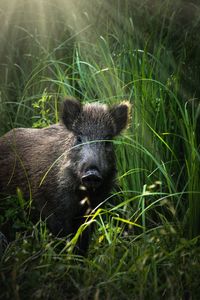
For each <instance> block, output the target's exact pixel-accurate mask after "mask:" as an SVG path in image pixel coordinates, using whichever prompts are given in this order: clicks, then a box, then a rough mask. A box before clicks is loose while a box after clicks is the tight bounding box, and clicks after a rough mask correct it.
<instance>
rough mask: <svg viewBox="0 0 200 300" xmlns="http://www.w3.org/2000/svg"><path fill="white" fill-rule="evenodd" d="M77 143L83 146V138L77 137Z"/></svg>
mask: <svg viewBox="0 0 200 300" xmlns="http://www.w3.org/2000/svg"><path fill="white" fill-rule="evenodd" d="M76 142H77V144H81V143H82V137H81V136H80V135H78V136H77V138H76Z"/></svg>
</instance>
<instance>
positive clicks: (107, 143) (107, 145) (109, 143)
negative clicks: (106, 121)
mask: <svg viewBox="0 0 200 300" xmlns="http://www.w3.org/2000/svg"><path fill="white" fill-rule="evenodd" d="M105 140H106V141H105V146H106V150H111V149H112V142H111V140H112V136H110V135H109V136H106V137H105Z"/></svg>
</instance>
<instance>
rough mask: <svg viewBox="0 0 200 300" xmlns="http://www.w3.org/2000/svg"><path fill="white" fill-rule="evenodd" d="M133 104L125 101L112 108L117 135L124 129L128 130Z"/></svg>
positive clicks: (111, 112)
mask: <svg viewBox="0 0 200 300" xmlns="http://www.w3.org/2000/svg"><path fill="white" fill-rule="evenodd" d="M130 111H131V104H130V103H129V102H128V101H124V102H122V103H120V104H118V105H113V107H111V108H110V114H111V116H112V119H113V121H114V124H115V128H116V129H115V135H118V134H119V133H120V132H121V131H122V130H123V129H126V128H127V127H128V124H129V120H130Z"/></svg>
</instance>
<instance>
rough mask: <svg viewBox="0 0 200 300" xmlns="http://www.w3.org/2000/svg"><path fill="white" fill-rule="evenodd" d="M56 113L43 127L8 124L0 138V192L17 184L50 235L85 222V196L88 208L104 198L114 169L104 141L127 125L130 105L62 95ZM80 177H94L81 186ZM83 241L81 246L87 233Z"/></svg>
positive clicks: (108, 145)
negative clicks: (56, 118) (53, 120)
mask: <svg viewBox="0 0 200 300" xmlns="http://www.w3.org/2000/svg"><path fill="white" fill-rule="evenodd" d="M61 118H62V122H61V123H60V124H56V125H52V126H50V127H48V128H44V129H25V128H18V129H13V130H11V131H10V132H8V133H7V134H5V135H4V136H3V137H1V138H0V193H12V194H15V193H16V188H17V187H19V188H20V189H21V191H22V193H23V195H24V198H27V199H29V198H31V199H33V203H34V204H35V206H36V208H37V210H38V211H39V212H40V214H41V215H42V217H43V218H44V219H46V220H47V224H48V226H49V229H50V230H51V231H52V233H53V234H55V235H58V234H59V235H67V234H69V233H75V232H76V230H77V229H78V226H80V224H81V223H83V222H84V219H83V216H84V214H85V212H86V210H87V209H88V207H87V205H88V204H87V205H86V204H85V205H83V204H82V203H81V200H83V198H84V197H87V198H88V200H89V201H87V203H90V207H91V208H95V207H96V206H97V205H98V204H100V203H101V202H102V201H103V200H105V199H106V197H108V195H109V192H110V190H111V188H112V185H113V181H114V178H115V174H116V164H115V155H114V150H113V145H112V142H109V141H110V140H111V139H112V138H113V137H114V136H116V135H118V134H119V133H120V132H121V130H123V129H124V128H126V126H127V124H128V118H129V104H128V103H127V102H122V103H121V104H119V105H114V106H112V107H111V108H109V107H108V106H107V105H101V104H86V105H81V104H80V102H78V101H77V100H65V101H64V102H63V105H62V115H61ZM106 140H108V141H106ZM87 172H89V173H87ZM91 172H93V173H92V174H94V175H92V176H90V173H91ZM85 174H86V175H85ZM88 174H89V175H88ZM96 174H97V175H96ZM84 176H85V177H86V180H88V178H89V179H90V180H91V178H92V180H93V179H94V180H96V182H93V181H92V182H90V181H89V182H87V181H86V187H85V186H84V183H83V179H85V177H84ZM87 176H88V178H87ZM82 240H83V243H82V245H81V246H80V247H81V248H86V247H87V240H88V237H87V236H86V237H85V241H84V237H83V238H82Z"/></svg>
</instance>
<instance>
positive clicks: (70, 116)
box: [61, 99, 82, 130]
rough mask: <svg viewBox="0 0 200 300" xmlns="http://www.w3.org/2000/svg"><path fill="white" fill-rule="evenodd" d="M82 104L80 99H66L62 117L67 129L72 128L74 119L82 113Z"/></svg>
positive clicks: (63, 104)
mask: <svg viewBox="0 0 200 300" xmlns="http://www.w3.org/2000/svg"><path fill="white" fill-rule="evenodd" d="M81 110H82V105H81V103H80V102H79V101H78V100H75V99H66V100H64V101H63V103H62V105H61V119H62V121H63V123H64V124H65V126H66V127H67V129H69V130H72V126H73V123H74V121H75V120H76V119H77V118H78V116H79V114H80V113H81Z"/></svg>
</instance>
